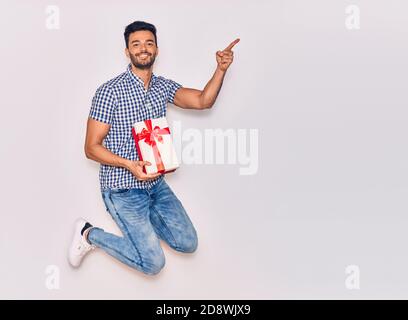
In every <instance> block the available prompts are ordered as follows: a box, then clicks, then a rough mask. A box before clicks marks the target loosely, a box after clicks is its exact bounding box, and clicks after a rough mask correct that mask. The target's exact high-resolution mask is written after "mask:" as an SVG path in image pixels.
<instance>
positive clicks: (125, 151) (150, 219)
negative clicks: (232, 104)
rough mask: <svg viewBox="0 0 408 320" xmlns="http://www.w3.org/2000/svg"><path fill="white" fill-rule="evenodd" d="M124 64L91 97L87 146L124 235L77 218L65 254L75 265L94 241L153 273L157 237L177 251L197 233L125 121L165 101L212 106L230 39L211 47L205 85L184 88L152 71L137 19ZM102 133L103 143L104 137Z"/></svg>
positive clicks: (229, 57) (190, 247)
mask: <svg viewBox="0 0 408 320" xmlns="http://www.w3.org/2000/svg"><path fill="white" fill-rule="evenodd" d="M124 36H125V42H126V48H125V54H126V56H127V57H128V58H129V59H130V63H129V65H128V67H127V70H126V71H125V72H123V73H122V74H120V75H119V76H117V77H115V78H113V79H111V80H110V81H108V82H106V83H104V84H103V85H102V86H100V87H99V88H98V89H97V91H96V94H95V96H94V98H93V100H92V107H91V110H90V114H89V118H88V123H87V132H86V141H85V154H86V156H87V158H89V159H92V160H95V161H97V162H99V163H100V164H101V167H100V172H99V179H100V189H101V193H102V198H103V201H104V203H105V207H106V210H107V211H108V212H109V213H110V215H111V216H112V218H113V219H114V221H115V222H116V223H117V225H118V226H119V228H120V230H121V232H122V234H123V237H118V236H116V235H114V234H111V233H108V232H105V231H104V230H102V229H101V228H97V227H93V226H92V225H91V224H90V223H89V222H87V221H85V220H84V219H82V218H80V219H78V220H77V221H76V223H75V228H74V235H73V239H72V243H71V246H70V248H69V253H68V260H69V262H70V264H71V265H72V266H74V267H78V266H79V265H80V264H81V261H82V259H83V258H84V256H85V255H86V254H87V253H88V252H89V251H90V250H92V249H94V248H95V247H98V248H101V249H102V250H104V251H105V252H106V253H108V254H109V255H111V256H113V257H114V258H116V259H118V260H120V261H121V262H123V263H125V264H127V265H129V266H130V267H132V268H135V269H136V270H139V271H141V272H143V273H145V274H150V275H154V274H157V273H158V272H159V271H160V270H161V269H162V268H163V266H164V264H165V257H164V254H163V250H162V248H161V246H160V243H159V239H162V240H164V241H165V242H166V243H168V245H169V246H170V247H171V248H173V249H175V250H177V251H180V252H186V253H191V252H194V251H195V250H196V248H197V234H196V230H195V228H194V226H193V224H192V223H191V221H190V219H189V217H188V215H187V213H186V211H185V210H184V208H183V205H182V204H181V202H180V200H179V199H178V198H177V197H176V195H175V194H174V193H173V191H172V190H171V189H170V187H169V186H168V185H167V183H166V182H165V180H164V176H163V175H162V174H145V173H144V172H143V166H145V165H151V163H149V162H147V161H139V155H138V154H137V151H136V148H135V143H134V141H133V137H132V133H131V129H132V125H133V124H134V123H135V122H138V121H144V120H147V119H152V118H159V117H164V116H165V115H166V106H167V103H168V102H169V103H172V104H174V105H176V106H178V107H181V108H185V109H197V110H203V109H208V108H211V107H212V106H213V104H214V102H215V100H216V98H217V95H218V93H219V91H220V89H221V86H222V82H223V79H224V76H225V73H226V71H227V69H228V67H229V66H230V65H231V63H232V61H233V52H232V50H231V49H232V47H233V46H234V45H235V44H236V43H238V42H239V39H236V40H235V41H234V42H232V43H231V44H230V45H229V46H228V47H227V48H226V49H225V50H223V51H217V52H216V60H217V68H216V70H215V72H214V75H213V77H212V78H211V79H210V81H209V82H208V83H207V85H206V86H205V88H204V89H203V90H197V89H190V88H184V87H182V86H181V85H180V84H178V83H177V82H175V81H173V80H170V79H166V78H164V77H161V76H156V75H155V74H154V73H153V64H154V61H155V59H156V57H157V55H158V53H159V48H158V46H157V36H156V28H155V26H154V25H152V24H150V23H146V22H143V21H136V22H133V23H132V24H130V25H128V26H127V27H126V29H125V33H124ZM103 141H104V142H105V144H103Z"/></svg>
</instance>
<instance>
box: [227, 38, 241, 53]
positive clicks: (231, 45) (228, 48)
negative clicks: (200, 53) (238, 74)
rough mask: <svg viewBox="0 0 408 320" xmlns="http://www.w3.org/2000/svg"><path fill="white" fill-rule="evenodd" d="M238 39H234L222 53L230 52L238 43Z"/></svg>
mask: <svg viewBox="0 0 408 320" xmlns="http://www.w3.org/2000/svg"><path fill="white" fill-rule="evenodd" d="M239 40H240V39H239V38H237V39H235V40H234V41H232V42H231V43H230V44H229V46H228V47H226V48H225V49H224V51H231V49H232V47H233V46H235V45H236V44H237V43H238V42H239Z"/></svg>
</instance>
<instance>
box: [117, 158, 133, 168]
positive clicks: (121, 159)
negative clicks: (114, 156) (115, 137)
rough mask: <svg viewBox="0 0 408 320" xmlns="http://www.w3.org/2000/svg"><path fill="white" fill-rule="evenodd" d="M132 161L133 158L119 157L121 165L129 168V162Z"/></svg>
mask: <svg viewBox="0 0 408 320" xmlns="http://www.w3.org/2000/svg"><path fill="white" fill-rule="evenodd" d="M130 162H131V160H129V159H125V158H119V166H121V167H123V168H125V169H128V168H129V163H130Z"/></svg>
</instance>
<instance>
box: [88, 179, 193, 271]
mask: <svg viewBox="0 0 408 320" xmlns="http://www.w3.org/2000/svg"><path fill="white" fill-rule="evenodd" d="M102 198H103V201H104V203H105V206H106V210H107V211H108V212H109V213H110V215H111V216H112V218H113V220H114V221H115V222H116V224H117V225H118V226H119V228H120V230H121V231H122V234H123V237H118V236H116V235H114V234H111V233H108V232H105V231H104V230H102V229H100V228H93V229H91V231H90V232H89V234H88V240H89V241H90V242H91V243H92V244H94V245H95V246H97V247H99V248H101V249H103V250H104V251H105V252H107V253H108V254H110V255H111V256H113V257H115V258H116V259H118V260H120V261H121V262H123V263H125V264H127V265H129V266H130V267H132V268H135V269H137V270H139V271H142V272H143V273H145V274H151V275H153V274H157V273H158V272H159V271H160V270H161V269H162V268H163V267H164V264H165V257H164V254H163V250H162V248H161V246H160V242H159V238H160V239H162V240H164V241H165V242H166V243H167V244H168V245H169V246H170V247H171V248H173V249H175V250H177V251H180V252H186V253H191V252H194V251H195V250H196V248H197V244H198V240H197V233H196V230H195V228H194V226H193V224H192V222H191V220H190V218H189V217H188V215H187V213H186V211H185V209H184V207H183V205H182V204H181V202H180V200H179V199H178V198H177V197H176V195H175V194H174V193H173V191H172V190H171V189H170V187H169V186H168V184H167V183H166V181H165V180H164V179H162V180H161V181H159V182H158V183H157V184H155V185H154V186H153V187H151V188H147V189H138V188H132V189H103V190H102Z"/></svg>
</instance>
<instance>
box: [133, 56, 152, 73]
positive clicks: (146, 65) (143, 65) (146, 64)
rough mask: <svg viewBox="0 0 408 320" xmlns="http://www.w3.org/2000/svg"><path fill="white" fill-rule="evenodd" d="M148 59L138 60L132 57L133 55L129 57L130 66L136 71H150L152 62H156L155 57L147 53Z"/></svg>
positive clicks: (136, 57)
mask: <svg viewBox="0 0 408 320" xmlns="http://www.w3.org/2000/svg"><path fill="white" fill-rule="evenodd" d="M148 55H149V56H148V57H147V58H146V59H144V60H143V59H140V58H139V57H138V56H139V55H138V56H134V55H130V60H131V61H132V64H133V66H134V67H135V68H137V69H142V70H146V69H150V68H151V67H152V66H153V64H154V61H155V60H156V56H154V55H151V54H150V53H148Z"/></svg>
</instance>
